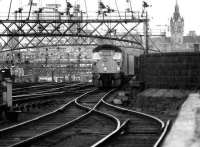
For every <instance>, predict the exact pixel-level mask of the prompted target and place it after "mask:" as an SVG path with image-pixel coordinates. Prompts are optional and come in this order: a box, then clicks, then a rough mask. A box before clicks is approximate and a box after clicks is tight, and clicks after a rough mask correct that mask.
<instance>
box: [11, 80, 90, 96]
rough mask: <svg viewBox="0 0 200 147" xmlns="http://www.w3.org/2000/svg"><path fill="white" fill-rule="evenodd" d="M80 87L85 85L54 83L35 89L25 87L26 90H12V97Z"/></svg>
mask: <svg viewBox="0 0 200 147" xmlns="http://www.w3.org/2000/svg"><path fill="white" fill-rule="evenodd" d="M81 85H86V84H83V83H56V84H54V83H53V84H47V85H38V86H36V87H34V86H33V87H27V88H19V89H13V95H14V96H23V95H24V96H26V95H30V94H32V93H33V94H40V93H47V92H56V91H61V90H66V89H68V88H70V87H78V86H79V87H80V86H81Z"/></svg>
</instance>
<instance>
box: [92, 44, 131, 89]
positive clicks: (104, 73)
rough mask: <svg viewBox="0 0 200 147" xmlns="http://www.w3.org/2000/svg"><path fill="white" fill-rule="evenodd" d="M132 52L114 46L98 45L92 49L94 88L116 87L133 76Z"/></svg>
mask: <svg viewBox="0 0 200 147" xmlns="http://www.w3.org/2000/svg"><path fill="white" fill-rule="evenodd" d="M134 57H135V55H134V54H133V52H131V51H128V50H125V49H122V48H119V47H117V46H114V45H108V44H104V45H99V46H97V47H96V48H94V49H93V52H92V59H93V67H92V70H93V72H92V74H93V84H94V85H95V86H96V87H118V86H120V85H121V84H122V83H123V82H124V80H125V79H127V78H128V77H131V76H133V75H134Z"/></svg>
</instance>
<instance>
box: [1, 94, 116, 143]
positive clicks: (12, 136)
mask: <svg viewBox="0 0 200 147" xmlns="http://www.w3.org/2000/svg"><path fill="white" fill-rule="evenodd" d="M103 94H105V92H104V93H102V92H100V95H101V96H102V95H103ZM83 96H87V94H84V95H82V96H80V97H78V98H76V99H75V100H72V101H70V102H69V103H67V104H65V105H64V106H63V107H61V108H59V109H57V110H55V111H53V112H51V113H49V114H46V115H43V116H41V117H38V118H35V119H33V120H31V121H27V122H24V123H21V124H18V125H15V126H12V127H9V128H5V129H2V130H0V142H1V144H0V146H27V145H30V144H31V145H33V146H34V144H35V145H37V144H38V143H39V144H41V143H42V144H43V145H44V146H48V145H49V143H50V144H54V143H56V142H57V141H56V140H55V139H54V140H53V141H55V142H53V143H52V140H51V139H50V141H47V140H49V137H52V138H54V137H55V136H54V135H55V134H56V133H55V132H57V131H58V130H59V131H58V132H59V133H58V134H60V131H61V130H62V131H61V132H62V133H64V135H67V136H71V137H72V138H74V137H75V138H81V136H85V135H88V136H93V135H95V136H94V138H93V139H92V140H91V138H90V137H89V138H88V142H87V143H86V144H90V145H92V144H93V143H95V142H96V141H98V140H99V139H101V138H102V137H103V136H106V135H107V134H109V133H110V132H112V131H113V130H114V129H116V126H117V123H116V121H117V120H116V119H113V118H112V117H111V116H109V115H106V114H103V113H99V112H95V111H93V110H90V109H87V108H86V107H83V106H81V105H80V104H77V103H76V101H77V99H80V98H82V97H83ZM95 96H97V93H95V94H93V97H95ZM101 96H100V97H101ZM105 119H107V121H105ZM95 122H98V123H95ZM92 126H93V127H92ZM105 126H107V127H108V128H107V129H106V130H104V129H105ZM95 129H96V133H95V132H93V131H94V130H95ZM63 130H65V131H63ZM102 130H104V131H102ZM92 132H93V133H92ZM52 133H53V134H54V135H52ZM77 134H78V135H77ZM48 135H50V136H48ZM60 135H61V136H63V134H60ZM46 136H48V137H46ZM57 137H58V136H57V135H56V137H55V138H57ZM58 138H59V137H58ZM38 139H40V140H39V142H38ZM46 139H47V140H46ZM59 139H62V137H61V138H59ZM84 140H85V139H84ZM57 143H58V142H57ZM74 143H76V142H74Z"/></svg>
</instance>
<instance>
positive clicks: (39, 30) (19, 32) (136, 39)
mask: <svg viewBox="0 0 200 147" xmlns="http://www.w3.org/2000/svg"><path fill="white" fill-rule="evenodd" d="M146 21H148V20H147V19H144V18H140V19H136V18H126V19H81V20H79V19H78V20H76V19H75V20H73V19H66V20H63V19H62V20H1V21H0V28H1V29H0V41H1V43H2V44H3V46H2V50H4V51H9V50H20V49H28V48H42V47H48V46H96V45H98V44H101V42H108V43H110V42H111V43H114V44H116V45H118V46H123V47H131V48H136V49H144V47H143V41H142V35H140V34H138V33H137V31H136V30H135V29H136V28H137V27H138V26H139V25H140V24H143V23H145V22H146ZM121 30H122V32H123V33H121Z"/></svg>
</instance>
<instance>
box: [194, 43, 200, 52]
mask: <svg viewBox="0 0 200 147" xmlns="http://www.w3.org/2000/svg"><path fill="white" fill-rule="evenodd" d="M194 52H199V44H194Z"/></svg>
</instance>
